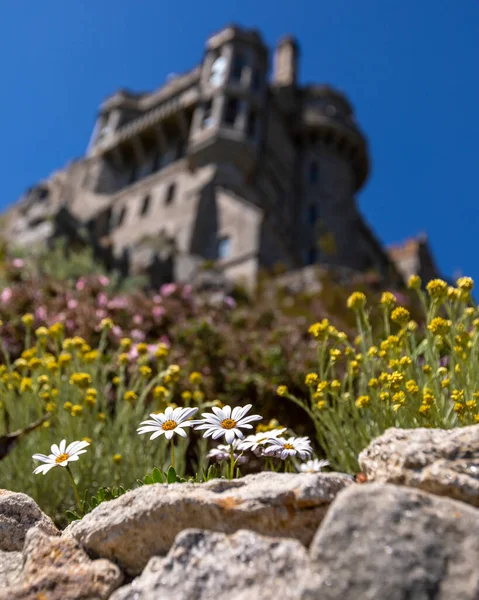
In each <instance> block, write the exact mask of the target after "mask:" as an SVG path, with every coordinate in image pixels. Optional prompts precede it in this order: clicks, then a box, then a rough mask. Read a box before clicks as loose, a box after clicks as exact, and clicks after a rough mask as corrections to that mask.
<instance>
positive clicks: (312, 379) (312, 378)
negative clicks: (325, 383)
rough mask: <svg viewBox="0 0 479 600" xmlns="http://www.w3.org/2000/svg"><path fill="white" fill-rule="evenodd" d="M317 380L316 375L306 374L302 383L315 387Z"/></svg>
mask: <svg viewBox="0 0 479 600" xmlns="http://www.w3.org/2000/svg"><path fill="white" fill-rule="evenodd" d="M318 379H319V378H318V375H317V373H308V374H307V375H306V377H305V379H304V383H305V384H306V385H311V386H314V385H317V383H318Z"/></svg>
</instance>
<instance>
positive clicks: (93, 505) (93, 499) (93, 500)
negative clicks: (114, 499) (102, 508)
mask: <svg viewBox="0 0 479 600" xmlns="http://www.w3.org/2000/svg"><path fill="white" fill-rule="evenodd" d="M90 504H91V507H92V508H96V507H97V506H98V505H99V504H100V503H99V502H98V498H96V497H95V496H92V499H91V501H90Z"/></svg>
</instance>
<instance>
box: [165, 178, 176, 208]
mask: <svg viewBox="0 0 479 600" xmlns="http://www.w3.org/2000/svg"><path fill="white" fill-rule="evenodd" d="M175 192H176V184H175V183H170V185H169V186H168V189H167V190H166V196H165V204H166V205H167V206H168V205H169V204H171V203H172V202H173V200H174V199H175Z"/></svg>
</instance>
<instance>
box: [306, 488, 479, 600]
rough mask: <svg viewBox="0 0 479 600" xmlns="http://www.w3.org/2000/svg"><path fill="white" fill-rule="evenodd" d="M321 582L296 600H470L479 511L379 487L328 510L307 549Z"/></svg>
mask: <svg viewBox="0 0 479 600" xmlns="http://www.w3.org/2000/svg"><path fill="white" fill-rule="evenodd" d="M310 556H311V559H312V561H313V562H316V565H317V569H319V574H320V577H321V583H320V585H319V586H318V587H315V588H314V589H313V590H312V591H310V593H309V594H308V593H306V594H304V595H303V600H313V599H316V598H321V600H333V599H334V600H336V599H341V600H349V599H351V600H357V599H359V598H361V600H362V599H366V598H371V599H376V598H378V599H383V598H387V599H388V600H405V599H411V600H413V599H414V600H477V599H478V598H479V568H478V557H479V511H478V510H477V509H475V508H473V507H471V506H469V505H467V504H464V503H463V502H458V501H456V500H450V499H449V498H440V497H437V496H434V495H430V494H427V493H425V492H421V491H418V490H413V489H408V488H404V487H398V486H394V485H390V484H386V485H382V484H378V483H372V484H366V485H354V486H351V487H350V488H348V489H346V490H344V491H343V492H341V493H340V494H339V495H338V497H337V499H336V500H335V502H334V503H333V505H332V506H331V508H330V510H329V512H328V514H327V516H326V518H325V519H324V521H323V523H322V525H321V527H320V528H319V530H318V532H317V534H316V536H315V538H314V540H313V542H312V544H311V548H310Z"/></svg>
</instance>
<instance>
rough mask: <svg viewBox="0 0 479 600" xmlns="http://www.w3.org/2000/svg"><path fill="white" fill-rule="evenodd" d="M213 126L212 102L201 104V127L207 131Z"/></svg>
mask: <svg viewBox="0 0 479 600" xmlns="http://www.w3.org/2000/svg"><path fill="white" fill-rule="evenodd" d="M212 125H213V102H212V101H211V100H208V102H205V103H204V104H203V119H202V121H201V127H202V128H203V129H207V128H208V127H211V126H212Z"/></svg>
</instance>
